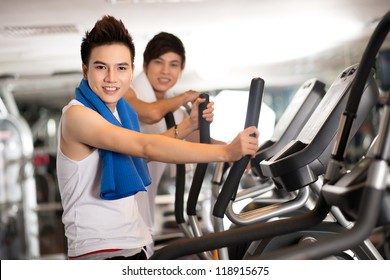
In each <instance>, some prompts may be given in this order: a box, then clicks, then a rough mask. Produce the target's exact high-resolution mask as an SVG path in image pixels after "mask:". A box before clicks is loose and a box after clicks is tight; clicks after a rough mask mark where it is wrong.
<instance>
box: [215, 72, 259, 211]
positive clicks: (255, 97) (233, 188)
mask: <svg viewBox="0 0 390 280" xmlns="http://www.w3.org/2000/svg"><path fill="white" fill-rule="evenodd" d="M263 92H264V80H263V79H261V78H254V79H252V82H251V86H250V89H249V98H248V108H247V113H246V119H245V128H247V127H249V126H256V127H257V126H258V123H259V118H260V109H261V103H262V100H263ZM250 158H251V157H250V156H245V157H243V158H241V159H240V160H238V161H236V162H234V163H233V166H232V167H231V169H230V171H229V174H228V177H227V178H226V181H225V183H224V185H223V187H222V190H221V192H220V194H219V196H218V198H217V201H216V202H215V205H214V209H213V215H214V216H215V217H219V218H223V216H224V214H225V211H226V208H227V206H228V204H229V201H230V200H234V199H235V196H236V193H237V189H238V185H239V183H240V180H241V176H242V174H243V173H244V171H245V168H246V166H247V165H248V163H249V160H250Z"/></svg>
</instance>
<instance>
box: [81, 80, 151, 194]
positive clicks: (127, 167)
mask: <svg viewBox="0 0 390 280" xmlns="http://www.w3.org/2000/svg"><path fill="white" fill-rule="evenodd" d="M76 100H78V101H80V102H81V103H82V104H84V105H85V106H86V107H88V108H91V109H92V110H95V111H96V112H98V113H99V114H100V115H102V116H103V117H104V118H105V119H106V120H107V121H109V122H110V123H112V124H114V125H117V126H121V127H124V128H127V129H131V130H135V131H138V132H139V131H140V128H139V121H138V116H137V113H136V112H135V111H134V109H133V108H132V107H131V106H130V105H129V104H128V103H127V102H126V101H125V100H124V99H123V98H121V99H119V101H118V103H117V111H118V114H119V117H120V119H121V122H122V124H121V123H120V122H119V121H118V120H117V119H116V117H115V116H114V114H113V113H112V112H111V111H110V109H109V108H108V107H107V105H106V104H105V103H104V102H103V101H102V100H101V99H100V98H99V97H98V96H97V95H96V94H95V93H94V92H93V91H92V90H91V88H90V87H89V85H88V81H86V80H84V79H83V80H81V82H80V85H79V87H78V88H76ZM103 137H104V136H103ZM99 155H100V158H101V160H102V174H101V186H100V197H101V198H102V199H106V200H113V199H120V198H123V197H127V196H131V195H134V194H136V193H137V192H139V191H146V188H145V186H148V185H149V184H150V181H151V179H150V175H149V170H148V167H147V164H146V161H145V160H144V159H142V158H138V157H132V156H128V155H125V154H120V153H116V152H112V151H107V150H104V149H100V150H99Z"/></svg>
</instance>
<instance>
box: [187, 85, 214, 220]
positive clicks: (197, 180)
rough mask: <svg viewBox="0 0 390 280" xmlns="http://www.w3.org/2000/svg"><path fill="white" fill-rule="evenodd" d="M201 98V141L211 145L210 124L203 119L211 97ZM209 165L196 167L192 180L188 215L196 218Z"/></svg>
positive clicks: (204, 95) (204, 96) (199, 118)
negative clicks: (197, 206) (202, 100)
mask: <svg viewBox="0 0 390 280" xmlns="http://www.w3.org/2000/svg"><path fill="white" fill-rule="evenodd" d="M199 97H200V98H205V99H206V100H205V101H204V102H202V103H200V104H199V117H198V120H199V137H200V138H199V139H200V142H201V143H206V144H210V122H208V121H206V120H205V119H204V118H203V117H202V113H203V111H204V110H205V109H206V108H207V104H209V102H210V97H209V95H208V94H205V93H202V94H201V95H199ZM206 170H207V163H199V164H197V165H196V169H195V173H194V177H193V179H192V184H191V188H190V191H189V193H188V200H187V215H189V216H195V215H196V204H197V203H198V198H199V194H200V190H201V188H202V184H203V180H204V177H205V175H206Z"/></svg>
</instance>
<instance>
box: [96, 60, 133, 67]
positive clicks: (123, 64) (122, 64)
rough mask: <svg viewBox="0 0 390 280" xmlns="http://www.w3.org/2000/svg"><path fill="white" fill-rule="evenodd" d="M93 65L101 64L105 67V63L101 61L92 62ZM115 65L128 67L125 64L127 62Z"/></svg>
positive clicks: (127, 64)
mask: <svg viewBox="0 0 390 280" xmlns="http://www.w3.org/2000/svg"><path fill="white" fill-rule="evenodd" d="M93 64H103V65H107V63H105V62H103V61H100V60H96V61H94V62H93ZM116 65H119V66H129V63H127V62H120V63H117V64H116Z"/></svg>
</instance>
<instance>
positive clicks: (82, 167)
mask: <svg viewBox="0 0 390 280" xmlns="http://www.w3.org/2000/svg"><path fill="white" fill-rule="evenodd" d="M73 105H82V104H81V103H80V102H78V101H76V100H72V101H71V102H70V103H69V104H68V105H67V106H65V107H64V109H63V112H65V111H66V110H67V109H68V108H69V107H70V106H73ZM59 125H60V126H61V121H60V124H59ZM58 131H59V141H58V143H60V139H61V137H60V136H61V135H60V133H61V129H59V130H58ZM100 175H101V161H100V159H99V152H98V150H97V149H96V150H95V151H94V152H92V153H91V154H90V155H89V156H88V157H86V158H85V159H83V160H80V161H75V160H71V159H69V158H68V157H66V156H65V155H64V154H63V153H62V152H61V149H60V145H59V144H58V149H57V176H58V184H59V189H60V194H61V200H62V206H63V209H64V213H63V216H62V221H63V223H64V225H65V235H66V237H67V239H68V255H69V256H70V257H71V256H79V255H83V254H86V253H90V252H94V251H99V250H107V249H135V250H138V251H139V249H140V248H142V247H144V246H146V245H148V244H150V243H151V242H152V238H151V236H150V233H149V231H148V228H147V227H146V225H145V223H144V221H143V219H142V218H141V215H140V213H139V211H138V206H137V202H136V200H135V199H134V196H130V197H126V198H122V199H118V200H103V199H101V198H100V196H99V193H100Z"/></svg>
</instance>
